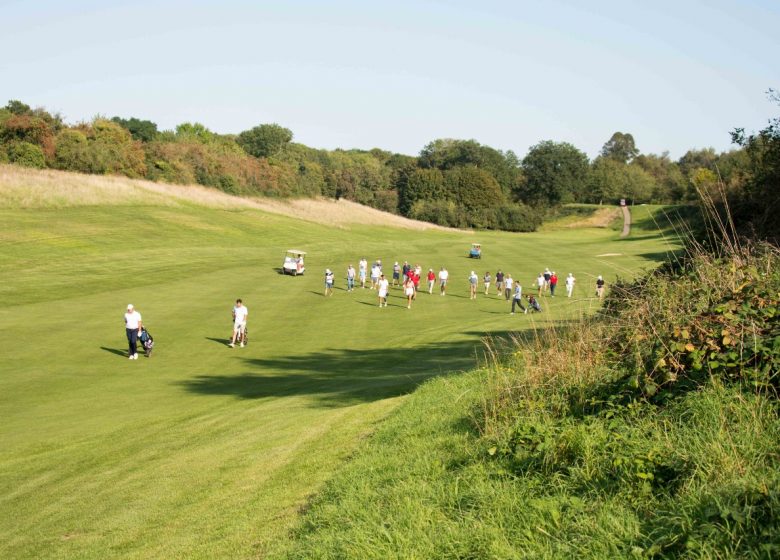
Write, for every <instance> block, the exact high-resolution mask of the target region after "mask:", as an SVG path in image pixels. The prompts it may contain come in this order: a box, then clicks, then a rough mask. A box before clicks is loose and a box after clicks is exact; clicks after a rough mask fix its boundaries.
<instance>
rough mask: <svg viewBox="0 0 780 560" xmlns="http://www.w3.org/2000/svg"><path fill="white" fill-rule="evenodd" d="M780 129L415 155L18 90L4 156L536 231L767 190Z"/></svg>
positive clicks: (442, 144) (435, 149) (467, 144)
mask: <svg viewBox="0 0 780 560" xmlns="http://www.w3.org/2000/svg"><path fill="white" fill-rule="evenodd" d="M773 95H774V94H773ZM775 97H776V96H775ZM779 128H780V126H778V124H777V122H776V121H774V124H773V125H772V126H771V127H770V128H768V129H767V130H764V131H761V133H757V134H753V135H748V134H745V132H744V131H742V130H740V129H737V130H736V131H735V132H734V138H733V139H734V142H735V146H736V147H735V149H733V150H731V151H727V152H722V153H718V152H716V151H715V150H714V149H712V148H704V149H691V150H689V151H688V152H686V153H685V155H683V156H682V157H681V158H680V159H679V160H676V161H675V160H672V159H671V158H670V157H669V154H668V153H662V154H643V153H641V152H640V151H639V149H638V148H637V146H636V144H635V140H634V138H633V136H632V135H631V134H629V133H623V132H615V133H614V134H613V135H612V137H611V138H609V139H608V140H607V141H606V142H605V144H604V146H603V148H602V150H601V152H600V154H599V155H598V156H597V157H596V158H595V159H593V160H592V161H591V160H590V159H589V158H588V156H587V155H586V154H585V153H584V152H582V151H581V150H579V149H578V148H577V147H575V146H573V145H572V144H569V143H567V142H555V141H552V140H545V141H541V142H539V143H538V144H536V145H534V146H532V147H531V148H530V149H529V150H528V153H527V154H526V155H525V157H523V158H522V159H520V158H519V157H518V156H517V155H516V154H515V153H514V152H512V151H511V150H507V151H502V150H499V149H496V148H493V147H490V146H486V145H483V144H480V143H479V142H477V141H476V140H457V139H437V140H433V141H432V142H430V143H429V144H427V145H426V146H425V147H423V149H422V150H421V151H420V153H419V155H417V156H407V155H402V154H397V153H392V152H389V151H385V150H381V149H378V148H375V149H372V150H368V151H366V150H343V149H336V150H321V149H315V148H310V147H308V146H305V145H303V144H300V143H296V142H293V133H292V131H290V130H289V129H287V128H284V127H283V126H280V125H278V124H261V125H258V126H255V127H253V128H250V129H248V130H245V131H243V132H241V133H239V134H218V133H215V132H213V131H211V130H209V129H208V128H206V127H205V126H204V125H202V124H200V123H182V124H180V125H178V126H176V128H175V129H174V130H159V129H158V127H157V125H156V124H155V123H153V122H151V121H149V120H143V119H139V118H136V117H132V118H121V117H113V118H110V119H109V118H106V117H96V118H94V119H93V120H92V121H90V122H82V123H77V124H73V125H68V124H66V123H65V122H64V121H63V119H62V117H61V116H60V115H58V114H52V113H49V112H48V111H46V110H45V109H42V108H35V109H33V108H31V107H30V106H29V105H26V104H25V103H22V102H21V101H16V100H12V101H9V102H8V104H7V105H6V106H5V107H3V108H0V162H10V163H14V164H17V165H23V166H29V167H37V168H53V169H62V170H68V171H79V172H84V173H95V174H118V175H125V176H128V177H133V178H145V179H149V180H153V181H164V182H170V183H180V184H192V183H198V184H201V185H206V186H210V187H215V188H217V189H220V190H223V191H225V192H228V193H231V194H236V195H243V196H273V197H313V196H325V197H332V198H337V199H338V198H342V197H343V198H346V199H349V200H353V201H355V202H359V203H362V204H366V205H368V206H372V207H374V208H378V209H381V210H385V211H388V212H394V213H398V214H401V215H404V216H408V217H411V218H416V219H420V220H426V221H429V222H433V223H437V224H440V225H446V226H454V227H474V228H485V229H504V230H509V231H532V230H534V229H536V228H537V227H538V225H539V224H540V223H541V221H542V219H543V217H544V215H545V213H546V212H548V211H549V209H550V208H555V207H557V206H559V205H561V204H565V203H570V202H583V203H603V204H615V203H617V202H618V200H619V199H626V200H627V201H628V203H629V204H632V203H667V204H668V203H685V202H689V201H694V200H696V199H697V192H701V191H705V192H708V191H714V190H716V189H719V188H720V186H723V185H725V188H726V190H727V191H728V192H731V193H738V192H747V191H750V189H753V191H755V190H756V187H755V184H756V182H761V181H762V180H763V181H765V182H766V180H767V179H760V176H761V172H760V171H759V169H758V168H759V167H760V168H761V169H764V167H765V166H766V165H765V164H766V163H767V162H770V163H771V162H772V161H775V160H773V159H772V157H774V158H775V159H777V156H776V154H775V155H774V156H768V155H767V153H769V154H772V153H775V152H776V151H777V145H776V144H777V143H778V140H777V135H778V129H779ZM773 165H775V166H776V165H777V163H776V162H775V163H774V164H773ZM774 173H776V171H775V172H774ZM765 174H766V173H765ZM769 176H770V179H769V180H773V179H771V177H774V176H772V173H769ZM743 206H745V205H744V204H743ZM745 207H746V206H745ZM754 210H755V208H754ZM746 211H747V210H746ZM767 219H769V218H767Z"/></svg>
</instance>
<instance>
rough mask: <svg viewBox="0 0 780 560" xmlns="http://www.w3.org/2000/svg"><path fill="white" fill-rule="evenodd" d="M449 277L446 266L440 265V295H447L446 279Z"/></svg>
mask: <svg viewBox="0 0 780 560" xmlns="http://www.w3.org/2000/svg"><path fill="white" fill-rule="evenodd" d="M449 277H450V273H449V271H448V270H447V269H446V268H444V267H441V270H440V271H439V290H440V292H441V295H447V280H448V279H449Z"/></svg>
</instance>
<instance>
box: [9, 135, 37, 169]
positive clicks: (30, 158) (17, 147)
mask: <svg viewBox="0 0 780 560" xmlns="http://www.w3.org/2000/svg"><path fill="white" fill-rule="evenodd" d="M6 149H7V155H8V161H10V162H11V163H15V164H16V165H22V166H24V167H34V168H36V169H43V168H44V167H46V157H45V156H44V154H43V150H41V148H40V146H38V145H36V144H31V143H29V142H24V141H18V140H17V141H14V142H11V143H10V144H8V146H7V148H6Z"/></svg>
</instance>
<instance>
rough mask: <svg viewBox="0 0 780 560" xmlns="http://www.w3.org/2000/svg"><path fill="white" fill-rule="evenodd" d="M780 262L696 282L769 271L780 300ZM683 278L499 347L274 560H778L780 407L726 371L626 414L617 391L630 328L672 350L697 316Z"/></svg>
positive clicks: (435, 392)
mask: <svg viewBox="0 0 780 560" xmlns="http://www.w3.org/2000/svg"><path fill="white" fill-rule="evenodd" d="M772 255H774V257H772ZM776 257H777V254H776V252H772V251H770V254H769V257H768V256H767V254H766V253H761V254H757V255H752V256H751V255H749V254H745V253H740V254H732V255H731V256H730V257H729V258H724V259H716V260H713V259H709V260H707V261H706V262H703V263H699V264H698V265H691V266H693V269H692V270H693V273H692V276H696V274H697V272H696V270H697V269H698V268H700V267H703V269H702V270H701V271H700V272H701V275H702V277H705V278H706V279H707V281H710V280H713V281H714V280H715V279H716V278H718V277H721V278H725V279H726V281H725V282H724V283H723V284H722V285H712V286H711V288H712V289H713V290H720V291H729V290H733V289H734V287H733V286H731V285H730V282H729V279H731V278H733V277H737V276H739V271H740V270H742V275H743V278H753V276H754V274H755V273H756V272H755V271H762V272H761V274H763V276H762V278H763V280H762V281H763V282H765V283H766V290H767V291H768V292H769V293H780V276H778V275H777V274H773V273H772V270H774V269H775V267H772V266H770V267H768V268H767V267H766V266H765V265H766V262H765V261H766V259H767V258H774V259H775V260H774V262H775V264H776ZM687 270H690V269H687ZM717 270H720V275H718V274H717ZM686 274H690V272H688V273H686ZM673 278H674V277H673V276H659V277H657V281H655V282H647V283H645V282H643V283H641V284H640V285H641V286H642V287H643V290H642V293H641V295H637V294H634V295H632V296H631V297H629V298H627V297H626V296H625V295H623V296H620V297H621V300H620V305H616V306H614V307H615V308H616V309H618V311H616V312H612V313H610V314H609V315H608V318H607V319H605V320H592V319H591V320H589V321H587V322H582V323H579V324H577V325H576V327H575V328H572V329H566V328H562V327H561V326H555V327H554V328H547V329H543V330H540V331H537V332H532V333H520V334H519V335H518V336H515V337H513V340H512V342H511V343H510V344H509V345H507V344H506V343H502V344H498V345H497V344H495V343H494V342H492V341H489V342H488V344H487V346H486V353H485V356H486V359H485V365H484V367H483V368H482V369H481V370H478V371H474V372H471V373H469V374H467V375H462V376H459V377H457V378H452V377H450V378H446V379H437V380H432V381H429V382H428V383H426V384H425V386H424V387H422V388H421V389H419V390H418V391H417V392H416V393H415V394H414V395H412V397H411V398H410V399H409V400H408V401H407V402H405V403H404V404H403V405H402V406H401V407H400V408H399V409H398V410H397V411H396V412H394V413H393V415H392V417H391V418H390V419H389V420H388V421H387V422H386V423H385V424H384V425H383V426H382V427H381V428H380V429H379V431H378V432H377V434H376V435H375V436H374V437H372V438H371V441H370V442H369V444H368V445H367V446H366V447H365V448H364V449H362V450H361V451H360V452H359V453H358V454H357V457H356V458H355V459H354V460H352V461H351V462H350V464H348V465H347V466H346V467H345V468H344V469H343V470H342V471H341V472H340V473H339V474H338V475H337V476H336V478H335V479H334V480H333V481H331V482H329V483H328V485H327V486H326V490H325V491H324V492H323V493H322V494H321V495H320V497H318V498H317V499H316V500H315V501H314V503H313V504H312V507H311V508H310V510H309V511H308V512H307V515H306V516H305V518H304V521H303V523H301V524H300V525H299V527H298V528H297V529H296V532H295V537H296V540H295V541H294V542H293V543H291V544H289V545H288V546H287V547H286V548H285V549H284V550H283V551H280V553H279V556H280V557H284V558H502V559H503V558H518V559H520V558H594V559H596V558H631V557H634V558H712V559H714V558H766V559H769V558H776V557H777V555H778V554H780V444H779V443H778V442H780V421H778V407H779V405H778V401H777V393H776V392H774V391H772V390H767V389H766V384H765V385H758V386H757V385H755V384H753V383H751V382H750V381H751V380H752V377H750V376H749V375H747V374H746V375H745V377H743V378H742V379H740V378H736V377H735V376H733V375H730V374H725V373H721V372H720V371H719V370H717V369H716V370H713V371H712V374H711V376H709V377H707V376H705V377H703V378H701V379H700V380H699V384H698V386H696V387H693V388H692V387H690V386H688V387H686V388H681V387H680V386H679V385H677V384H675V383H668V384H667V385H664V386H662V387H660V388H659V389H658V391H667V392H669V393H670V398H667V399H663V400H658V399H651V398H648V397H647V395H643V393H642V391H641V387H637V391H636V392H635V393H634V397H633V398H629V399H626V398H625V394H623V392H622V390H621V385H620V384H618V383H616V381H620V380H621V379H623V378H624V377H625V376H627V375H634V374H635V373H636V372H632V371H626V370H624V369H623V363H624V361H625V360H624V358H623V356H622V354H623V353H624V352H625V350H624V349H622V348H621V347H620V345H619V344H613V342H612V339H613V338H614V337H615V333H616V330H619V329H622V328H625V329H627V330H628V329H629V325H621V324H620V323H621V321H623V320H629V319H630V318H631V317H632V313H642V314H643V322H642V323H637V327H636V328H635V329H634V334H635V335H636V336H637V337H642V336H644V337H647V338H653V337H657V336H659V335H658V334H656V333H654V332H653V329H652V328H651V325H652V324H653V323H654V322H657V323H658V324H657V325H656V326H657V327H661V328H659V329H658V331H659V332H662V331H663V329H664V328H665V325H662V323H665V322H666V321H667V320H668V317H667V316H666V314H667V313H668V314H670V315H675V314H676V312H679V313H680V314H682V315H685V314H686V313H687V311H686V310H685V309H679V310H677V307H678V306H677V305H676V304H675V303H674V302H675V301H677V300H678V299H679V300H680V301H685V295H686V294H689V293H690V287H689V286H687V285H686V284H685V283H684V282H681V283H680V284H679V285H676V284H675V283H674V282H673ZM672 292H674V296H675V298H677V299H674V298H671V299H670V295H671V293H672ZM735 293H737V292H735ZM648 307H650V308H652V309H654V310H660V313H659V316H657V317H655V319H654V318H653V317H652V316H647V308H648ZM775 317H776V316H775V315H772V314H771V313H770V315H769V320H770V321H775V323H774V324H775V325H776V318H775ZM774 332H775V334H774V335H772V336H777V332H778V331H774ZM664 336H665V335H664ZM779 343H780V339H778V338H774V342H773V341H772V340H771V339H770V340H768V341H762V342H761V343H760V344H766V345H768V347H769V348H771V347H772V345H773V344H774V348H776V349H777V351H778V352H780V345H778V344H779ZM628 358H629V360H628V361H631V360H630V358H631V356H628ZM751 367H752V366H751ZM767 375H773V372H772V371H769V372H767ZM774 375H776V371H775V372H774ZM656 395H657V393H656Z"/></svg>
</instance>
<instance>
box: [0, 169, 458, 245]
mask: <svg viewBox="0 0 780 560" xmlns="http://www.w3.org/2000/svg"><path fill="white" fill-rule="evenodd" d="M0 204H2V206H4V207H6V208H24V209H34V208H68V207H77V206H138V205H142V206H172V207H175V206H181V205H184V204H196V205H198V206H206V207H209V208H222V209H255V210H261V211H264V212H269V213H273V214H282V215H285V216H290V217H293V218H298V219H300V220H305V221H308V222H315V223H319V224H325V225H330V226H337V227H347V226H349V225H351V224H360V225H376V226H387V227H396V228H404V229H414V230H420V231H424V230H446V229H449V228H443V227H440V226H436V225H434V224H429V223H427V222H420V221H416V220H410V219H408V218H404V217H403V216H398V215H396V214H391V213H390V212H383V211H381V210H377V209H375V208H370V207H368V206H363V205H361V204H357V203H356V202H351V201H349V200H331V199H323V198H318V199H285V200H281V199H269V198H242V197H237V196H232V195H229V194H227V193H224V192H222V191H219V190H216V189H212V188H208V187H204V186H201V185H172V184H168V183H154V182H152V181H144V180H139V179H129V178H127V177H121V176H114V175H86V174H82V173H72V172H66V171H55V170H51V169H47V170H38V169H29V168H25V167H18V166H15V165H0Z"/></svg>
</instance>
